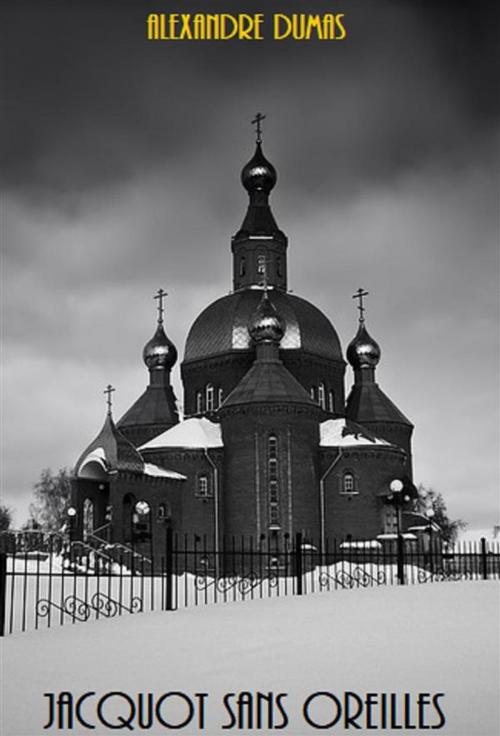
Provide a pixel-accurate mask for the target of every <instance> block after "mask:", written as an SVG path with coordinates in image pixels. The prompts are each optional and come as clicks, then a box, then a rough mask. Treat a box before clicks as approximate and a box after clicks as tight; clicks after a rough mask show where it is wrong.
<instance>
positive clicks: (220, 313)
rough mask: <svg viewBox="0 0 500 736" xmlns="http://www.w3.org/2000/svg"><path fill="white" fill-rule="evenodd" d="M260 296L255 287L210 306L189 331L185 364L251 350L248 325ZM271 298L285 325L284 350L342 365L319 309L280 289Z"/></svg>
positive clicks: (336, 340)
mask: <svg viewBox="0 0 500 736" xmlns="http://www.w3.org/2000/svg"><path fill="white" fill-rule="evenodd" d="M261 296H262V289H260V288H255V287H254V288H250V289H244V290H242V291H238V292H234V293H233V294H228V295H227V296H223V297H222V298H221V299H217V301H215V302H213V303H212V304H210V305H209V306H208V307H207V308H206V309H205V310H204V311H203V312H202V313H201V314H200V315H199V317H198V318H197V319H196V320H195V322H194V323H193V325H192V327H191V329H190V331H189V334H188V337H187V340H186V349H185V352H184V361H185V362H187V361H192V360H201V359H203V358H208V357H211V356H216V355H221V354H224V353H228V352H231V351H233V350H241V351H245V350H251V349H252V345H251V338H250V335H249V332H248V322H249V319H250V317H251V316H252V314H253V313H254V312H255V310H256V308H257V305H258V304H259V301H260V298H261ZM270 297H271V300H272V302H273V304H274V306H275V307H276V309H277V311H278V312H279V314H280V315H281V316H282V317H283V319H284V321H285V324H286V328H285V334H284V335H283V338H282V340H281V343H280V347H281V348H282V349H284V350H302V351H303V352H305V353H309V354H311V355H317V356H320V357H324V358H329V359H331V360H340V361H342V350H341V347H340V341H339V338H338V335H337V333H336V332H335V329H334V328H333V326H332V324H331V322H330V321H329V320H328V319H327V317H325V315H324V314H323V313H322V312H321V311H320V310H319V309H318V308H317V307H315V306H313V305H312V304H310V303H309V302H308V301H306V300H305V299H301V298H300V297H298V296H295V295H294V294H290V293H287V292H284V291H280V290H278V289H272V290H271V291H270Z"/></svg>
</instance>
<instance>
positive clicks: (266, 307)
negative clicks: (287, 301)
mask: <svg viewBox="0 0 500 736" xmlns="http://www.w3.org/2000/svg"><path fill="white" fill-rule="evenodd" d="M248 332H249V333H250V337H251V338H252V339H253V340H255V342H276V343H279V342H280V341H281V338H282V337H283V335H284V334H285V323H284V322H283V320H282V319H281V317H280V316H279V314H278V312H277V311H276V309H275V308H274V306H273V304H272V303H271V301H270V299H269V297H268V295H267V291H264V294H263V296H262V299H261V300H260V303H259V306H258V307H257V309H256V310H255V312H254V314H253V316H252V317H251V318H250V321H249V323H248Z"/></svg>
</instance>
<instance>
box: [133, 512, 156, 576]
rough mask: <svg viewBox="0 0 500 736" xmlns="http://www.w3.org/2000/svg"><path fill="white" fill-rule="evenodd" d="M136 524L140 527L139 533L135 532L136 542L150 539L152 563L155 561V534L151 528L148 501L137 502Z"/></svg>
mask: <svg viewBox="0 0 500 736" xmlns="http://www.w3.org/2000/svg"><path fill="white" fill-rule="evenodd" d="M134 511H135V513H134V517H135V518H134V522H135V523H137V526H138V527H139V530H138V532H136V531H135V530H134V541H135V539H137V541H139V542H142V541H146V540H148V539H149V549H150V557H151V563H152V561H153V534H152V527H151V506H150V505H149V503H148V502H147V501H137V503H136V504H135V506H134Z"/></svg>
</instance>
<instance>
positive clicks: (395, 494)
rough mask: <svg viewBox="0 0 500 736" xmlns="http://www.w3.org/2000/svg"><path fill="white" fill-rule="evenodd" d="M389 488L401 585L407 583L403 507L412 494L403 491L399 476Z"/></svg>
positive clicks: (388, 498) (392, 481) (388, 497)
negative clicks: (402, 530)
mask: <svg viewBox="0 0 500 736" xmlns="http://www.w3.org/2000/svg"><path fill="white" fill-rule="evenodd" d="M389 489H390V491H391V493H390V494H389V495H388V496H387V500H388V501H390V502H391V503H392V504H393V506H394V509H395V511H396V531H397V555H398V558H397V568H398V571H397V575H398V581H399V584H400V585H404V583H405V572H404V559H403V537H402V534H401V509H402V508H403V506H404V504H405V503H408V501H409V500H410V496H409V495H408V494H407V493H403V491H404V484H403V481H401V480H400V479H399V478H395V479H394V480H391V482H390V483H389Z"/></svg>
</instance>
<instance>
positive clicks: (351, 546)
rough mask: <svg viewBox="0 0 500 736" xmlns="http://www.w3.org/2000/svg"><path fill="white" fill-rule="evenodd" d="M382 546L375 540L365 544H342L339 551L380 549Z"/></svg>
mask: <svg viewBox="0 0 500 736" xmlns="http://www.w3.org/2000/svg"><path fill="white" fill-rule="evenodd" d="M381 548H382V545H381V544H380V542H377V540H376V539H370V540H368V541H366V542H342V544H341V545H340V549H381Z"/></svg>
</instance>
